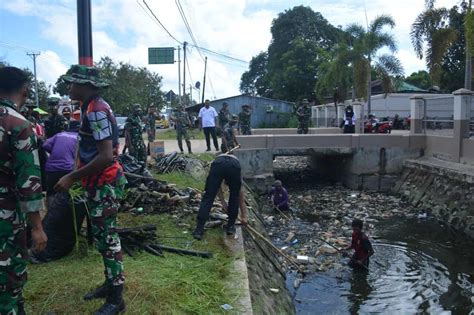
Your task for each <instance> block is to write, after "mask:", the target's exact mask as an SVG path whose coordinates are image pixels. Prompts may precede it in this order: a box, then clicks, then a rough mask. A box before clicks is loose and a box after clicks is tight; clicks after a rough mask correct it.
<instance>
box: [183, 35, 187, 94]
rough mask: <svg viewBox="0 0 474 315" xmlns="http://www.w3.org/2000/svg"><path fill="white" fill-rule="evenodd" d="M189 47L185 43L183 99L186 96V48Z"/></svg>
mask: <svg viewBox="0 0 474 315" xmlns="http://www.w3.org/2000/svg"><path fill="white" fill-rule="evenodd" d="M187 45H188V43H187V42H183V56H184V61H183V97H184V96H186V46H187Z"/></svg>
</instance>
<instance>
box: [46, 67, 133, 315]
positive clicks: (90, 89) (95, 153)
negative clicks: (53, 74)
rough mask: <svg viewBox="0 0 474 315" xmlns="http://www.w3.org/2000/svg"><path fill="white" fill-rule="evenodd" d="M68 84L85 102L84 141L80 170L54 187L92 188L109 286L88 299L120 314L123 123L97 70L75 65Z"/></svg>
mask: <svg viewBox="0 0 474 315" xmlns="http://www.w3.org/2000/svg"><path fill="white" fill-rule="evenodd" d="M62 78H63V80H64V81H66V82H68V83H70V86H69V96H70V98H71V99H73V100H78V101H81V102H82V106H81V112H82V122H81V127H80V131H79V133H80V135H81V136H80V139H79V168H78V169H77V170H75V171H73V172H71V173H69V174H67V175H65V176H63V177H61V179H60V180H59V181H58V182H57V184H56V185H55V186H54V190H56V191H68V190H69V188H71V186H72V185H73V184H74V182H76V181H79V180H81V181H82V186H83V187H84V189H85V190H86V197H87V204H88V206H89V215H90V216H91V222H92V233H93V235H94V241H95V242H96V247H97V249H98V250H99V252H100V253H101V255H102V259H103V262H104V267H105V270H104V274H105V277H106V279H105V282H104V284H103V285H101V286H100V287H98V288H97V289H95V290H93V291H91V292H89V293H88V294H86V295H85V296H84V299H85V300H92V299H98V298H106V301H105V303H104V304H103V305H102V307H101V308H100V309H99V310H98V311H97V312H96V313H95V314H99V315H100V314H102V315H105V314H117V313H119V312H121V311H123V310H124V309H125V302H124V300H123V298H122V293H123V286H124V282H125V276H124V273H123V254H122V248H121V244H120V238H119V236H118V234H117V232H116V231H115V228H116V226H117V211H118V208H119V207H120V199H121V198H122V197H123V189H124V186H125V183H126V182H127V181H126V179H125V176H124V174H123V169H122V167H121V166H120V164H119V163H118V161H117V155H118V146H119V141H118V130H117V122H116V120H115V117H114V114H113V113H112V109H111V108H110V106H109V104H107V103H106V102H105V101H104V99H103V98H101V97H100V92H101V90H100V89H101V88H104V87H107V86H108V84H107V83H106V82H104V81H103V80H102V79H101V78H100V74H99V70H98V69H97V68H94V67H88V66H83V65H73V66H72V67H71V68H70V69H69V70H68V72H67V74H66V75H64V76H63V77H62Z"/></svg>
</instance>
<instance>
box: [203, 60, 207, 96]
mask: <svg viewBox="0 0 474 315" xmlns="http://www.w3.org/2000/svg"><path fill="white" fill-rule="evenodd" d="M206 68H207V56H206V58H205V59H204V80H203V81H202V103H203V104H204V91H205V90H206Z"/></svg>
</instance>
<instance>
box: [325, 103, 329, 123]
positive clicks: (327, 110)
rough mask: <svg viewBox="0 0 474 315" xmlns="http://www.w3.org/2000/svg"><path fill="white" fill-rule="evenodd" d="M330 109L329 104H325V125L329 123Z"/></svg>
mask: <svg viewBox="0 0 474 315" xmlns="http://www.w3.org/2000/svg"><path fill="white" fill-rule="evenodd" d="M328 122H329V109H328V107H327V106H324V127H326V128H327V127H328V125H329V123H328Z"/></svg>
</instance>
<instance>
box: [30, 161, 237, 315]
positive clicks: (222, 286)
mask: <svg viewBox="0 0 474 315" xmlns="http://www.w3.org/2000/svg"><path fill="white" fill-rule="evenodd" d="M198 157H199V158H200V159H204V160H210V159H211V158H212V155H199V156H198ZM158 177H160V178H164V177H166V178H167V180H169V181H170V182H173V183H176V184H177V186H179V187H187V186H191V187H194V188H198V189H200V188H203V185H204V184H203V183H202V182H199V181H191V180H190V179H189V178H188V177H190V176H185V175H184V174H181V173H176V172H175V173H171V174H166V175H158ZM177 217H178V216H173V215H172V214H161V215H141V216H134V215H132V214H130V213H119V226H121V227H125V226H126V227H131V226H137V225H142V224H148V223H152V224H156V225H157V237H158V242H159V243H161V244H163V245H169V246H174V247H180V248H187V249H194V250H200V251H211V252H212V253H213V254H214V257H213V258H211V259H203V258H198V257H191V256H180V255H176V254H172V253H166V252H165V253H164V255H165V257H156V256H152V255H150V254H148V253H145V252H136V253H135V255H134V257H133V258H132V257H130V256H128V255H125V256H124V266H125V273H126V285H125V292H124V298H125V301H126V303H127V313H128V314H219V313H224V311H223V309H222V308H221V305H222V304H226V303H227V304H230V305H235V303H236V300H237V299H238V295H239V293H238V292H231V291H229V290H228V287H227V283H228V282H230V281H232V277H235V275H233V274H232V270H233V269H232V263H233V261H234V257H232V256H231V254H230V253H229V252H228V250H227V248H226V247H225V246H224V244H223V233H222V231H221V230H219V229H211V230H209V231H207V232H206V236H205V239H204V240H203V241H200V242H196V241H194V240H193V238H192V236H191V228H192V227H194V224H195V221H194V220H195V218H194V215H193V216H185V217H180V218H177ZM103 280H104V276H103V266H102V259H101V257H100V255H99V254H98V252H97V251H96V250H95V249H92V248H91V249H89V251H87V249H86V244H85V240H83V239H81V243H80V250H79V251H78V252H75V251H73V252H72V253H71V254H70V255H69V256H67V257H65V258H63V259H60V260H58V261H55V262H51V263H47V264H43V265H30V266H29V280H28V283H27V285H26V287H25V291H24V295H25V299H26V307H27V311H28V312H29V313H31V314H47V313H50V312H52V313H56V314H90V313H92V312H93V311H94V310H96V309H98V308H99V307H100V305H101V303H103V301H102V300H95V301H91V302H86V301H84V300H83V299H82V297H83V295H84V294H85V293H86V292H88V291H89V290H91V289H92V288H94V287H96V286H99V285H100V284H102V282H103ZM231 313H233V312H231Z"/></svg>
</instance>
